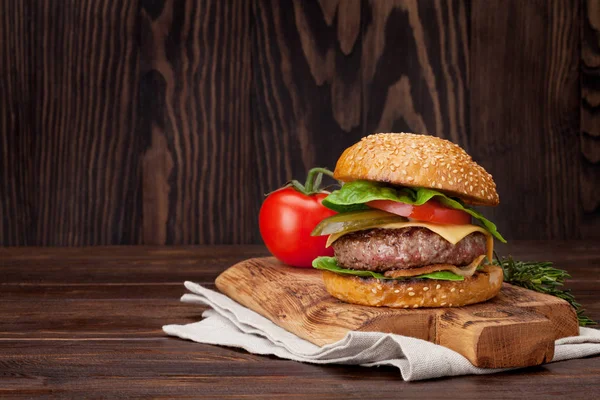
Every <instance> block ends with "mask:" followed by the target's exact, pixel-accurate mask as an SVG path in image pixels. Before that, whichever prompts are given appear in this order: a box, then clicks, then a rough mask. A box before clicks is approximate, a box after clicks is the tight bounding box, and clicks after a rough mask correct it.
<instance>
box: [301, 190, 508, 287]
mask: <svg viewBox="0 0 600 400" xmlns="http://www.w3.org/2000/svg"><path fill="white" fill-rule="evenodd" d="M323 205H325V206H326V207H329V208H331V209H333V210H335V211H337V212H338V213H339V214H337V215H335V216H333V217H330V218H327V219H325V220H323V221H322V222H321V223H320V224H319V225H317V227H316V228H315V229H314V231H313V232H312V234H313V235H315V236H319V235H329V237H328V240H327V246H330V245H331V246H333V249H334V254H335V257H318V258H317V259H315V260H314V261H313V266H314V267H315V268H317V269H321V270H328V271H331V272H335V273H338V274H349V275H356V276H362V277H367V278H369V277H372V278H376V279H439V280H463V279H465V277H470V276H472V275H473V274H474V273H475V272H476V270H477V268H478V267H479V266H480V264H481V263H482V262H483V261H484V259H485V257H486V256H487V258H488V260H489V261H491V259H492V252H493V239H492V238H493V237H496V238H497V239H498V240H500V241H502V242H505V240H504V238H503V237H502V235H500V233H499V232H498V231H497V229H496V226H495V225H494V224H493V223H492V222H491V221H489V220H487V219H486V218H484V217H483V216H482V215H481V214H479V213H478V212H476V211H475V210H473V209H471V208H469V207H466V206H465V205H464V204H463V203H462V202H461V201H460V200H459V199H457V198H451V197H448V196H447V195H446V194H444V193H441V192H438V191H436V190H433V189H427V188H418V187H417V188H407V187H392V186H389V185H386V184H384V183H380V182H370V181H353V182H350V183H346V184H344V185H343V186H342V188H341V189H340V190H336V191H334V192H333V193H331V194H330V195H329V196H328V197H327V198H325V199H324V200H323ZM471 219H475V220H477V221H478V222H479V223H480V225H472V224H471V223H470V222H471Z"/></svg>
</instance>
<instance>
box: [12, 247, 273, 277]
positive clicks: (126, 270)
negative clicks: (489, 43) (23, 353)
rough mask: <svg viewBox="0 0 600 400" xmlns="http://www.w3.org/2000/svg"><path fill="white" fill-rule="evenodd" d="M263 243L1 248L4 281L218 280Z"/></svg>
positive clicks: (257, 254) (263, 252) (256, 253)
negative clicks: (225, 270)
mask: <svg viewBox="0 0 600 400" xmlns="http://www.w3.org/2000/svg"><path fill="white" fill-rule="evenodd" d="M265 255H268V252H267V251H266V249H265V248H264V247H263V246H235V247H233V246H211V247H147V246H127V247H88V248H0V271H2V274H0V285H4V284H20V283H23V282H28V283H36V284H37V283H40V284H65V285H69V284H85V283H87V284H116V283H128V284H132V283H136V284H142V283H169V284H181V283H183V282H184V281H186V280H192V281H195V282H207V279H209V280H210V282H212V281H213V280H214V278H216V277H217V275H218V274H219V273H220V272H222V271H223V270H224V269H225V268H227V267H229V266H231V265H233V264H235V263H236V262H239V261H242V260H244V259H247V258H251V257H260V256H265Z"/></svg>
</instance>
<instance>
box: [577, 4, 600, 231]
mask: <svg viewBox="0 0 600 400" xmlns="http://www.w3.org/2000/svg"><path fill="white" fill-rule="evenodd" d="M581 20H582V21H581V139H580V145H581V155H582V157H581V175H580V180H579V184H580V195H581V208H582V210H581V211H582V214H583V218H582V221H581V226H580V230H581V236H582V237H589V238H592V237H593V238H597V239H600V0H584V1H582V18H581Z"/></svg>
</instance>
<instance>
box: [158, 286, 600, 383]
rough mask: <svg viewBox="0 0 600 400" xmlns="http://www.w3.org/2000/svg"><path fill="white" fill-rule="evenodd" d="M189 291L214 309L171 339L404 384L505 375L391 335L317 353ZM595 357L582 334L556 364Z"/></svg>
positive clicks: (261, 320)
mask: <svg viewBox="0 0 600 400" xmlns="http://www.w3.org/2000/svg"><path fill="white" fill-rule="evenodd" d="M185 287H186V288H187V289H188V290H190V291H191V292H192V293H194V294H184V295H183V297H182V298H181V301H183V302H186V303H195V304H203V305H207V306H209V307H211V309H209V310H206V311H205V312H204V313H203V314H202V316H203V317H204V319H203V320H202V321H200V322H195V323H191V324H187V325H165V326H163V330H164V331H165V332H166V333H167V334H169V335H172V336H178V337H180V338H182V339H189V340H193V341H195V342H198V343H205V344H214V345H221V346H230V347H238V348H242V349H245V350H246V351H248V352H250V353H254V354H271V355H275V356H277V357H280V358H286V359H289V360H295V361H301V362H307V363H315V364H358V365H363V366H366V367H373V366H379V365H391V366H394V367H397V368H398V369H399V370H400V374H401V375H402V379H404V380H405V381H416V380H421V379H430V378H439V377H443V376H455V375H467V374H491V373H494V372H498V371H504V370H506V369H489V368H477V367H475V366H473V364H471V363H470V362H469V361H468V360H467V359H466V358H465V357H463V356H462V355H460V354H459V353H457V352H455V351H453V350H450V349H448V348H446V347H443V346H439V345H436V344H433V343H430V342H427V341H425V340H421V339H415V338H411V337H407V336H401V335H396V334H391V333H381V332H348V334H347V335H346V337H344V338H343V339H342V340H340V341H338V342H336V343H333V344H329V345H326V346H323V347H319V346H317V345H315V344H312V343H310V342H308V341H306V340H304V339H301V338H299V337H298V336H296V335H294V334H293V333H290V332H288V331H286V330H285V329H283V328H280V327H279V326H277V325H275V324H274V323H273V322H271V321H269V320H268V319H267V318H265V317H263V316H261V315H259V314H258V313H256V312H254V311H252V310H250V309H248V308H246V307H244V306H242V305H240V304H239V303H236V302H235V301H233V300H232V299H230V298H229V297H227V296H225V295H223V294H221V293H218V292H215V291H213V290H210V289H206V288H204V287H202V286H200V285H198V284H196V283H193V282H185ZM594 354H600V330H596V329H590V328H580V330H579V336H572V337H568V338H562V339H559V340H557V341H556V347H555V351H554V358H553V360H552V361H553V362H554V361H561V360H568V359H571V358H581V357H586V356H590V355H594Z"/></svg>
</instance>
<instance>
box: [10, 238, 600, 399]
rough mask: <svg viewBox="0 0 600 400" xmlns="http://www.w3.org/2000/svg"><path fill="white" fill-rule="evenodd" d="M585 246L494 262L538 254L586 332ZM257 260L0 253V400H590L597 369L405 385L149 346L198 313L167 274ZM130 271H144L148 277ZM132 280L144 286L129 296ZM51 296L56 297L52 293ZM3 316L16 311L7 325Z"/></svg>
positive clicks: (591, 249) (378, 372) (574, 367)
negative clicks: (567, 285) (567, 291)
mask: <svg viewBox="0 0 600 400" xmlns="http://www.w3.org/2000/svg"><path fill="white" fill-rule="evenodd" d="M595 244H596V243H595V242H592V241H589V242H539V241H535V242H522V243H521V242H513V243H511V245H510V246H508V247H506V248H505V249H503V251H504V252H506V253H512V254H515V255H519V257H521V258H524V259H532V258H533V259H539V257H540V255H544V254H547V255H548V258H551V259H553V260H554V261H556V262H557V263H559V264H560V265H561V266H562V267H564V268H567V269H568V270H569V271H570V272H571V274H572V275H573V277H574V279H573V290H574V294H575V296H576V297H577V298H578V299H579V300H580V301H581V302H582V303H583V304H584V305H585V306H586V307H587V308H588V310H589V314H590V316H591V317H592V318H594V319H597V320H598V319H600V294H599V290H598V288H600V280H599V279H600V275H599V274H598V273H596V272H598V271H597V270H598V268H600V254H599V253H598V252H599V250H600V249H599V248H598V246H596V245H595ZM211 254H214V257H212V258H211V256H210V255H211ZM261 254H266V249H265V248H264V247H262V246H235V247H233V246H232V247H227V246H223V247H169V248H165V247H146V246H131V247H94V248H35V249H31V248H9V249H5V248H0V270H1V271H17V269H18V270H20V272H21V275H20V276H17V275H16V273H14V272H13V273H11V274H9V277H10V278H9V279H8V280H7V279H5V276H4V274H0V294H1V296H2V299H3V301H2V302H0V309H1V311H0V320H1V321H2V322H1V323H0V331H2V335H1V336H2V337H1V338H0V370H1V371H2V373H0V397H2V398H32V397H35V398H38V397H61V398H81V397H90V398H116V397H145V398H147V397H165V398H173V397H191V398H197V397H200V396H202V397H207V398H219V399H223V398H241V397H249V398H257V397H260V398H273V399H275V398H278V399H281V398H299V399H305V398H324V397H326V398H339V399H347V398H373V397H377V398H397V397H398V393H401V394H402V397H403V398H409V399H410V398H415V399H417V398H418V399H423V398H445V399H446V398H461V399H481V398H482V397H485V398H486V399H502V398H507V397H511V396H512V397H514V394H515V393H519V395H520V396H522V397H523V398H527V399H530V398H531V399H547V398H549V397H552V398H569V399H573V398H579V397H581V395H582V393H584V394H585V395H586V396H588V397H589V395H590V394H592V393H595V392H597V391H598V376H599V375H600V365H599V363H598V358H597V357H590V358H587V359H579V360H570V361H565V362H559V363H553V364H547V365H544V366H542V367H533V368H527V369H520V370H516V371H507V372H503V373H498V374H492V375H483V376H475V375H473V376H463V377H455V378H448V379H437V380H430V381H425V382H412V383H407V382H403V381H402V380H401V379H400V377H399V373H398V370H397V369H394V368H391V367H379V368H365V367H359V366H347V365H326V366H325V365H312V364H305V363H297V362H292V361H287V360H282V359H278V358H276V357H266V356H259V355H253V354H248V353H246V352H245V351H243V350H236V349H232V348H227V347H219V346H208V345H202V344H198V343H193V342H189V341H185V340H178V339H174V338H168V337H165V336H161V333H160V331H159V329H160V326H161V325H162V324H163V323H186V322H189V321H191V320H194V319H196V318H198V317H199V314H200V312H201V307H198V306H193V305H189V304H178V298H179V296H180V295H181V294H182V293H183V292H184V291H185V289H184V287H183V285H182V284H181V280H183V279H185V278H183V276H181V277H180V278H177V279H176V280H179V283H177V286H174V284H175V279H174V278H173V273H174V272H176V271H179V270H182V271H187V273H192V271H194V269H192V268H191V267H190V263H193V262H195V261H194V260H202V262H204V263H206V264H207V265H210V266H211V267H210V268H202V267H201V265H200V264H198V265H197V267H196V271H197V275H194V277H193V280H197V281H198V282H211V281H214V279H215V278H216V277H217V275H218V274H219V273H221V272H222V271H223V270H224V269H225V268H227V267H229V266H230V265H232V264H233V263H235V262H237V261H239V260H241V259H244V258H248V257H255V256H258V255H261ZM90 260H91V261H90ZM140 260H141V261H142V262H144V263H145V265H152V266H153V271H152V273H151V275H150V276H146V275H145V274H144V273H141V269H140V265H139V263H140ZM94 261H95V262H96V264H94V263H93V262H94ZM59 265H62V266H63V269H59V268H57V266H59ZM101 265H104V267H103V268H100V266H101ZM74 272H77V273H78V276H77V277H76V278H71V274H72V273H74ZM181 278H183V279H181ZM136 279H139V280H142V279H145V280H146V282H153V284H141V285H137V286H136V287H135V288H134V287H133V286H132V282H135V281H136ZM60 285H63V286H62V287H63V288H65V291H62V290H61V291H57V290H55V289H54V288H57V287H61V286H60ZM7 293H8V298H7V297H6V295H7ZM5 300H9V301H8V302H7V301H5ZM96 301H99V302H98V304H99V307H98V308H94V306H93V305H94V304H95V303H96ZM5 303H9V304H5ZM10 304H12V305H18V304H24V305H23V306H21V308H19V315H17V313H15V312H14V309H11V307H10ZM138 316H139V319H138ZM66 327H68V329H66ZM134 328H135V329H134ZM60 329H63V331H60ZM102 333H103V334H102ZM100 334H102V335H100Z"/></svg>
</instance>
